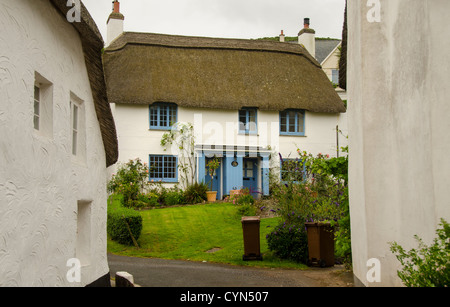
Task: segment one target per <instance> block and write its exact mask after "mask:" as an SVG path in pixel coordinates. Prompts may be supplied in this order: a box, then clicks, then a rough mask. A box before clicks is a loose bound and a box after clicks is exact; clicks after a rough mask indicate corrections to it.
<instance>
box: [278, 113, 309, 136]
mask: <svg viewBox="0 0 450 307" xmlns="http://www.w3.org/2000/svg"><path fill="white" fill-rule="evenodd" d="M280 135H293V136H304V135H305V111H304V110H285V111H282V112H280Z"/></svg>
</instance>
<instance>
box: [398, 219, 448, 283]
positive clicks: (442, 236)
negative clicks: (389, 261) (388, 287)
mask: <svg viewBox="0 0 450 307" xmlns="http://www.w3.org/2000/svg"><path fill="white" fill-rule="evenodd" d="M439 225H440V226H441V227H442V228H438V229H437V230H436V234H437V238H435V239H434V241H433V244H432V245H430V246H427V245H426V244H425V243H424V242H423V240H422V239H421V238H419V236H417V235H415V236H414V238H415V239H416V240H417V242H418V244H419V247H418V248H417V249H415V248H413V249H411V250H410V251H408V252H407V251H405V249H404V248H403V247H401V246H400V245H399V244H398V243H396V242H391V243H390V246H391V251H392V252H393V253H394V254H396V257H397V259H398V260H399V261H400V263H401V264H402V266H403V269H402V270H399V271H397V275H398V277H400V279H401V280H402V281H403V283H404V284H405V286H407V287H448V286H450V224H449V223H448V222H446V221H445V220H444V219H441V223H440V224H439Z"/></svg>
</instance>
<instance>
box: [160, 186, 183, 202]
mask: <svg viewBox="0 0 450 307" xmlns="http://www.w3.org/2000/svg"><path fill="white" fill-rule="evenodd" d="M184 203H185V199H184V193H183V191H181V190H177V189H175V190H171V191H168V192H167V193H166V194H165V195H164V204H165V205H166V206H176V205H182V204H184Z"/></svg>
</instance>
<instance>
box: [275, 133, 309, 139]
mask: <svg viewBox="0 0 450 307" xmlns="http://www.w3.org/2000/svg"><path fill="white" fill-rule="evenodd" d="M280 136H293V137H301V138H305V137H307V135H304V134H285V133H280Z"/></svg>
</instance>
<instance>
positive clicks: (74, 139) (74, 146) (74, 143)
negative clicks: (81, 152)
mask: <svg viewBox="0 0 450 307" xmlns="http://www.w3.org/2000/svg"><path fill="white" fill-rule="evenodd" d="M77 138H78V132H77V131H76V130H73V133H72V154H73V155H74V156H76V155H77Z"/></svg>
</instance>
